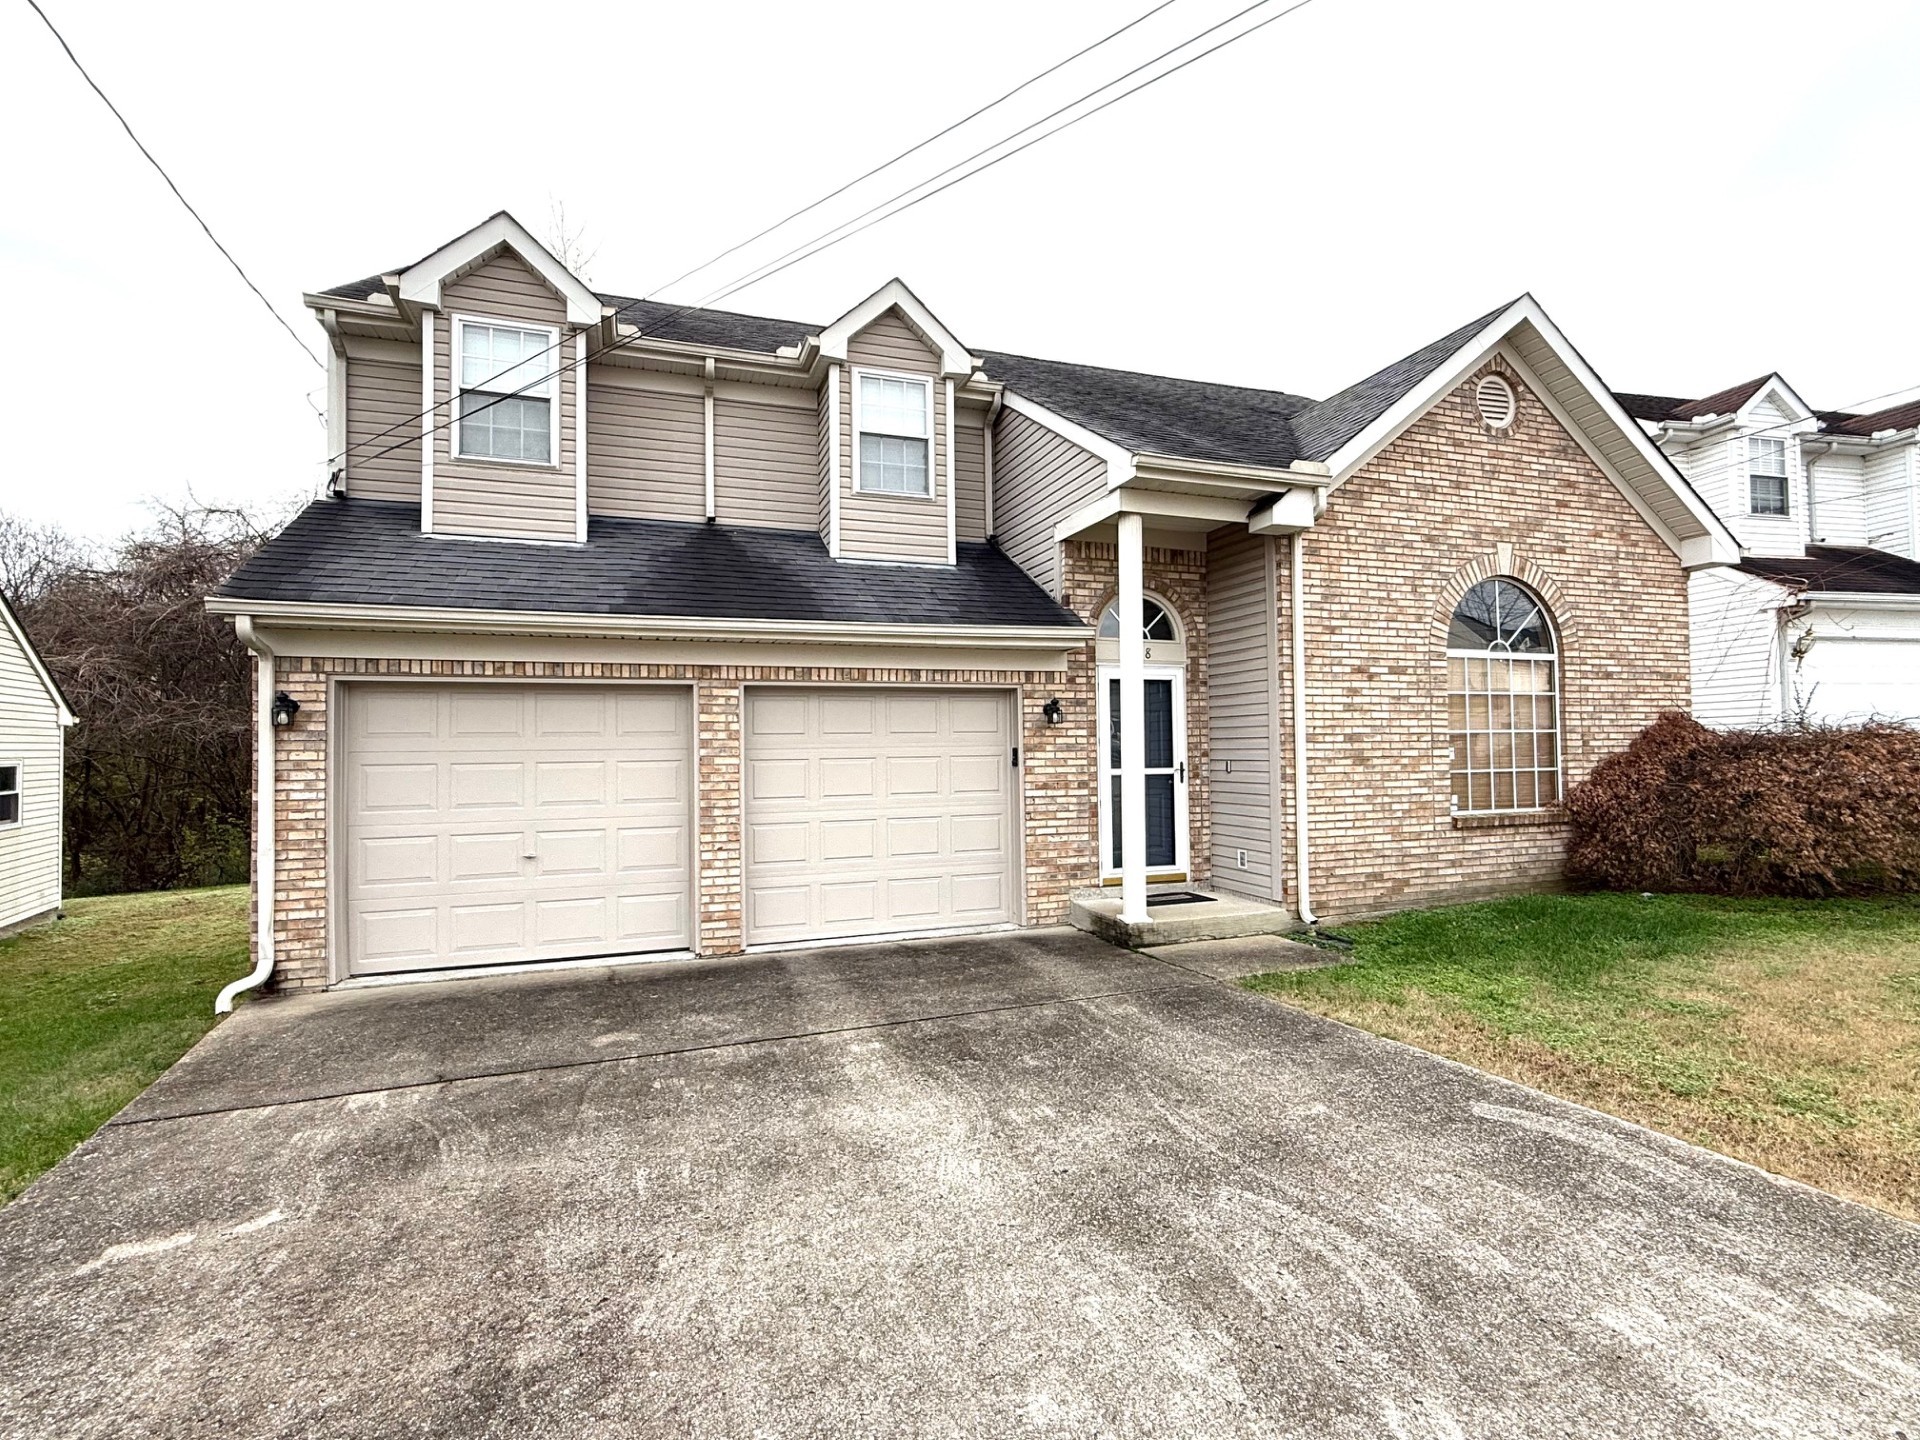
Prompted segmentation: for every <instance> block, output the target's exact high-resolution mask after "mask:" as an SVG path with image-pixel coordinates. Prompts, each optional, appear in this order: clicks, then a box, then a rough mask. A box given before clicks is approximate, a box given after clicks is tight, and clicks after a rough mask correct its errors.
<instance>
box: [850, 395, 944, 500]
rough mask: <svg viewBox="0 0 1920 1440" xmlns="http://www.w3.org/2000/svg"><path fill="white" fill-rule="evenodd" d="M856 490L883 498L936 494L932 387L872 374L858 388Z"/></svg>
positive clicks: (856, 406) (856, 396) (854, 422)
mask: <svg viewBox="0 0 1920 1440" xmlns="http://www.w3.org/2000/svg"><path fill="white" fill-rule="evenodd" d="M853 428H854V435H855V450H854V456H855V459H854V465H855V474H854V482H853V488H854V489H856V490H865V491H876V492H878V493H880V494H882V495H924V496H931V495H932V494H933V466H932V459H933V382H932V381H931V380H928V379H923V378H920V377H918V376H912V375H869V374H866V373H864V372H862V373H861V374H860V375H858V376H857V377H856V380H855V384H854V402H853Z"/></svg>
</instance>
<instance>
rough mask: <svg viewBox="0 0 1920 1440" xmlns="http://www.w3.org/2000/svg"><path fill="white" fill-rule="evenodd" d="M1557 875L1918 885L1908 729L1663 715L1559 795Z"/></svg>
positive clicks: (1881, 889)
mask: <svg viewBox="0 0 1920 1440" xmlns="http://www.w3.org/2000/svg"><path fill="white" fill-rule="evenodd" d="M1567 808H1568V811H1569V813H1570V814H1571V816H1572V819H1573V827H1574V828H1573V836H1572V838H1571V841H1570V842H1569V846H1568V852H1567V876H1568V879H1570V880H1572V881H1574V882H1575V883H1578V884H1586V885H1592V886H1596V887H1601V888H1606V889H1614V890H1690V891H1699V892H1703V893H1707V894H1714V895H1798V896H1822V895H1871V894H1887V893H1897V892H1911V891H1915V890H1920V731H1915V730H1912V729H1909V728H1907V727H1906V726H1903V725H1864V726H1860V727H1857V728H1843V727H1837V726H1808V727H1804V728H1795V729H1790V730H1771V731H1764V730H1763V731H1731V732H1719V731H1713V730H1709V729H1707V728H1706V727H1705V726H1704V725H1701V724H1700V723H1699V722H1698V721H1696V720H1693V719H1691V718H1689V717H1688V716H1685V715H1681V714H1668V715H1663V716H1661V717H1660V719H1658V720H1657V721H1655V722H1654V723H1653V724H1652V725H1650V726H1648V727H1647V729H1646V730H1645V731H1643V732H1642V733H1641V734H1640V736H1639V737H1638V738H1637V739H1636V740H1635V741H1634V742H1633V744H1632V745H1631V746H1630V747H1629V748H1628V749H1627V750H1625V751H1623V752H1622V753H1620V754H1618V755H1615V756H1613V757H1611V758H1610V759H1607V760H1603V761H1602V762H1601V763H1600V764H1599V765H1597V766H1596V767H1594V771H1593V773H1592V775H1590V776H1589V777H1588V778H1587V779H1586V780H1585V781H1584V782H1583V783H1582V784H1580V785H1579V786H1578V787H1576V788H1575V789H1574V791H1573V792H1572V793H1571V794H1570V795H1569V796H1568V799H1567Z"/></svg>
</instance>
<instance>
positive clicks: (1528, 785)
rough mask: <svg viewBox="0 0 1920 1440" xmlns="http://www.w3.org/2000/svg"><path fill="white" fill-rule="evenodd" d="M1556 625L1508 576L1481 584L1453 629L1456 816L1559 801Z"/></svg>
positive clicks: (1450, 673) (1450, 663)
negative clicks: (1554, 632)
mask: <svg viewBox="0 0 1920 1440" xmlns="http://www.w3.org/2000/svg"><path fill="white" fill-rule="evenodd" d="M1557 661H1558V655H1557V652H1556V650H1555V646H1554V640H1553V620H1552V617H1551V616H1549V615H1548V614H1547V609H1546V606H1545V605H1544V604H1542V603H1541V601H1540V598H1539V597H1538V596H1536V595H1535V594H1534V593H1533V592H1532V591H1530V590H1528V589H1526V588H1525V587H1523V586H1521V585H1519V584H1518V583H1516V582H1515V581H1512V580H1508V579H1504V578H1502V579H1497V580H1482V581H1481V582H1480V583H1479V584H1478V585H1475V586H1474V587H1473V588H1472V589H1471V590H1469V591H1467V593H1466V594H1465V595H1462V596H1461V597H1460V603H1459V605H1457V606H1456V607H1455V608H1454V612H1453V621H1452V623H1451V624H1450V625H1449V626H1448V627H1447V729H1448V731H1449V732H1450V733H1451V736H1452V740H1453V801H1452V808H1453V810H1454V812H1455V813H1456V814H1473V813H1476V812H1479V813H1486V812H1497V811H1502V810H1541V809H1546V808H1547V807H1549V806H1553V805H1558V804H1559V803H1560V703H1559V700H1560V694H1559V674H1558V670H1557V668H1556V666H1557Z"/></svg>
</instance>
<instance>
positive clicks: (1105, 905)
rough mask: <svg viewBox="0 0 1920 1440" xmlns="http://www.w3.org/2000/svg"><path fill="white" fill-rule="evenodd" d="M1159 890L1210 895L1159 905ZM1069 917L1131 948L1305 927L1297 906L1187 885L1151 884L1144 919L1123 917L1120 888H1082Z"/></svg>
mask: <svg viewBox="0 0 1920 1440" xmlns="http://www.w3.org/2000/svg"><path fill="white" fill-rule="evenodd" d="M1156 895H1205V896H1206V897H1207V900H1206V901H1205V902H1203V903H1200V904H1187V905H1165V906H1159V907H1156V906H1155V905H1154V903H1153V902H1154V897H1155V896H1156ZM1067 919H1068V920H1069V921H1071V922H1072V923H1073V924H1075V925H1077V926H1079V927H1080V928H1081V929H1082V930H1086V931H1090V932H1091V933H1093V934H1095V935H1098V936H1099V937H1100V938H1101V939H1102V940H1106V941H1109V942H1111V943H1112V944H1115V945H1124V946H1126V947H1127V948H1128V949H1130V950H1146V949H1149V948H1151V947H1152V946H1155V945H1174V944H1178V943H1180V942H1182V941H1186V940H1230V939H1233V938H1234V937H1236V936H1240V935H1287V934H1291V933H1293V932H1295V931H1297V930H1299V929H1300V928H1301V926H1300V922H1299V921H1298V920H1297V919H1295V918H1294V915H1293V912H1292V911H1290V910H1287V909H1285V908H1283V907H1281V906H1279V905H1274V904H1272V903H1270V902H1268V901H1264V900H1250V899H1248V898H1247V897H1246V896H1244V895H1230V894H1226V893H1224V892H1222V891H1216V890H1199V889H1195V888H1193V887H1191V886H1185V885H1159V886H1155V887H1153V888H1152V889H1151V890H1149V891H1148V892H1147V920H1146V922H1145V923H1144V924H1128V923H1126V922H1125V921H1123V920H1121V918H1120V892H1119V890H1118V889H1117V888H1108V889H1101V890H1083V891H1081V892H1080V893H1079V894H1077V895H1075V896H1074V897H1073V900H1072V902H1071V903H1070V904H1069V905H1068V907H1067Z"/></svg>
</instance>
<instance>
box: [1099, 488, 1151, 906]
mask: <svg viewBox="0 0 1920 1440" xmlns="http://www.w3.org/2000/svg"><path fill="white" fill-rule="evenodd" d="M1116 519H1117V521H1118V524H1119V529H1120V567H1119V569H1120V575H1119V585H1120V597H1119V600H1118V602H1117V604H1116V606H1115V608H1116V609H1117V610H1118V612H1119V619H1120V919H1121V922H1122V923H1123V924H1129V925H1136V924H1145V923H1146V920H1147V687H1146V679H1145V671H1146V665H1147V637H1146V633H1145V614H1144V589H1145V584H1146V577H1145V574H1144V568H1145V541H1144V538H1143V533H1142V532H1143V528H1144V524H1145V522H1144V521H1143V520H1142V519H1141V517H1140V516H1139V515H1138V514H1135V513H1132V512H1128V511H1122V512H1121V513H1120V514H1119V515H1118V516H1117V517H1116ZM1101 743H1102V744H1106V743H1108V740H1107V737H1106V736H1102V737H1101Z"/></svg>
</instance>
